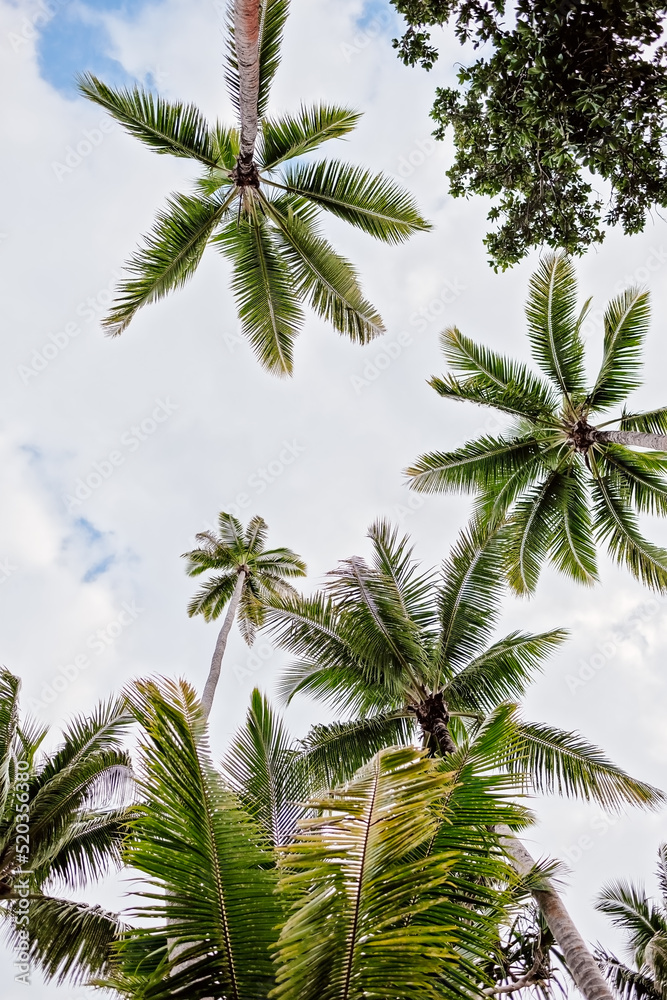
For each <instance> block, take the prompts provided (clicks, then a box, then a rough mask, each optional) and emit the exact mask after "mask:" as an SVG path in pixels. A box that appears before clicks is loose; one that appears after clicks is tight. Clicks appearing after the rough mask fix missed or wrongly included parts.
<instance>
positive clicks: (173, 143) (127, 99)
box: [78, 73, 221, 168]
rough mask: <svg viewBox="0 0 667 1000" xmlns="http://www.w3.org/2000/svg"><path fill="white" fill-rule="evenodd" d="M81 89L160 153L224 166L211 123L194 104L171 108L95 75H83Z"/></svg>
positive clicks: (140, 90) (175, 105) (135, 88)
mask: <svg viewBox="0 0 667 1000" xmlns="http://www.w3.org/2000/svg"><path fill="white" fill-rule="evenodd" d="M78 87H79V90H80V92H81V93H82V94H83V96H84V97H87V98H88V99H89V100H91V101H94V102H95V104H99V105H100V107H103V108H104V109H105V110H106V111H108V112H109V113H110V114H111V115H112V116H113V117H114V118H115V119H116V121H117V122H120V124H121V125H122V126H123V127H124V128H125V129H126V130H127V131H128V132H129V133H130V135H133V136H135V137H136V138H137V139H140V140H141V141H142V142H143V143H145V144H146V145H147V146H150V147H151V149H153V150H155V152H156V153H171V155H172V156H186V157H189V158H191V159H194V160H199V162H200V163H203V164H204V165H205V166H207V167H212V168H213V167H217V166H220V165H221V164H220V161H219V159H218V158H217V157H216V156H215V149H214V142H213V140H212V136H211V132H210V129H209V126H208V123H207V122H206V119H205V118H204V117H203V115H202V114H201V112H200V111H199V110H198V109H197V108H196V107H195V106H194V104H170V103H169V102H168V101H165V100H164V98H162V97H158V96H156V95H154V94H151V93H150V92H148V91H145V90H142V89H140V88H139V87H134V88H133V89H132V90H127V89H124V88H114V87H108V86H107V85H106V84H105V83H102V81H101V80H98V78H97V77H96V76H94V75H93V74H92V73H82V74H81V76H79V78H78Z"/></svg>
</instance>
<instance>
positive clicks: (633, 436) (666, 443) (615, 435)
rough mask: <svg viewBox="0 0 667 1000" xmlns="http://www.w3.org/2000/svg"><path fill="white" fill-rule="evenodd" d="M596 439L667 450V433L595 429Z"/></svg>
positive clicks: (636, 446)
mask: <svg viewBox="0 0 667 1000" xmlns="http://www.w3.org/2000/svg"><path fill="white" fill-rule="evenodd" d="M595 437H596V438H597V440H598V441H609V442H610V443H611V444H625V445H629V447H630V448H652V449H653V450H654V451H667V434H647V433H645V432H644V431H596V434H595Z"/></svg>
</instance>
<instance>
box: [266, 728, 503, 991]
mask: <svg viewBox="0 0 667 1000" xmlns="http://www.w3.org/2000/svg"><path fill="white" fill-rule="evenodd" d="M450 784H451V778H450V776H449V775H448V774H446V773H443V772H442V771H441V770H440V769H439V767H438V765H437V762H435V761H433V760H428V759H425V758H424V756H423V754H420V753H418V752H417V751H415V750H414V749H411V748H404V749H393V750H386V751H384V752H382V753H380V754H378V755H377V756H376V757H375V758H374V759H373V760H372V761H371V762H370V763H369V764H368V765H367V766H366V767H365V768H364V769H362V771H360V772H359V773H358V774H357V776H356V777H355V778H354V779H353V781H352V782H351V783H350V784H348V785H346V786H345V787H344V788H342V789H336V790H334V791H333V792H332V793H331V794H330V796H328V797H327V798H326V799H321V800H311V801H310V802H309V806H310V808H311V809H322V810H326V813H325V815H324V816H322V818H320V819H314V820H310V821H307V823H305V824H304V826H303V832H302V833H301V834H300V835H299V836H298V837H297V838H296V839H295V841H294V842H293V843H292V844H290V845H289V847H288V848H286V849H285V850H284V851H283V852H282V854H283V856H282V860H281V868H282V870H283V872H284V875H283V881H282V885H283V887H284V891H287V892H289V893H290V895H292V896H293V898H294V909H293V911H292V913H291V915H290V916H289V918H288V919H287V921H286V923H285V925H284V926H283V928H282V931H281V935H280V940H279V944H278V952H277V955H278V963H279V965H278V975H277V980H278V983H277V987H276V990H275V991H274V996H275V997H277V998H280V1000H311V998H312V1000H334V998H337V997H344V996H352V995H354V996H374V997H377V998H378V1000H390V998H391V1000H394V998H395V997H396V996H407V995H413V994H414V995H418V996H420V997H424V998H425V1000H428V998H432V1000H436V998H438V1000H441V997H442V985H441V982H440V976H439V975H437V974H436V975H434V960H435V959H436V956H437V964H438V965H437V967H438V969H439V968H441V967H443V966H445V967H447V968H451V969H452V971H453V972H455V973H458V975H459V976H460V977H461V978H462V979H465V980H466V985H467V986H468V988H469V989H470V990H471V991H474V990H475V989H476V988H477V987H478V983H479V972H478V971H477V970H474V968H473V969H471V968H470V965H471V963H470V962H469V961H466V955H465V954H464V953H463V952H464V949H463V948H462V947H461V945H462V943H463V941H465V940H466V937H467V935H466V928H465V926H463V925H462V924H461V923H460V909H459V907H457V906H456V904H454V903H452V902H451V900H450V898H449V896H450V892H449V888H450V883H451V882H452V880H453V879H452V870H453V869H454V867H455V864H456V860H457V858H456V854H455V853H453V852H440V853H438V854H430V855H424V849H425V848H427V847H428V844H429V842H430V841H431V840H432V839H433V837H434V836H435V834H436V833H437V831H438V829H439V827H440V824H441V817H442V809H443V799H444V797H445V795H446V792H447V791H448V790H449V787H450ZM436 911H437V919H432V918H431V914H434V913H435V912H436ZM475 916H476V915H475ZM456 918H459V923H457V919H456ZM471 919H475V918H474V917H472V915H471ZM476 929H477V935H478V939H479V938H480V937H481V935H482V933H483V930H484V922H483V919H480V920H479V923H478V926H477V928H476ZM464 969H465V973H464V972H463V971H462V970H464ZM466 974H467V975H466Z"/></svg>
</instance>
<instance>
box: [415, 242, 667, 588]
mask: <svg viewBox="0 0 667 1000" xmlns="http://www.w3.org/2000/svg"><path fill="white" fill-rule="evenodd" d="M589 302H590V300H589ZM589 302H587V303H586V304H585V305H584V307H583V309H582V310H581V312H579V313H577V310H576V280H575V274H574V269H573V266H572V263H571V262H570V260H569V259H568V258H567V257H566V256H565V255H564V254H549V255H547V256H545V257H544V258H543V260H542V261H541V263H540V266H539V268H538V270H537V272H536V273H535V274H534V275H533V277H532V279H531V283H530V292H529V297H528V303H527V306H526V315H527V319H528V336H529V339H530V344H531V350H532V355H533V358H534V360H535V362H536V364H537V365H538V367H539V368H540V370H541V373H542V374H541V375H536V374H534V373H533V372H532V371H531V370H530V369H529V368H527V367H526V366H525V365H523V364H520V363H519V362H516V361H512V360H510V359H508V358H506V357H503V356H501V355H499V354H496V353H495V352H494V351H491V350H489V349H488V348H486V347H482V346H479V345H477V344H475V343H473V341H472V340H469V339H468V338H467V337H464V336H463V335H462V334H461V333H460V332H459V331H458V330H457V329H456V328H455V327H451V328H450V329H448V330H445V331H444V333H443V334H442V346H443V351H444V353H445V356H446V358H447V360H448V362H449V364H450V365H451V367H452V368H453V369H454V371H455V372H456V373H458V374H457V375H451V374H448V375H445V376H444V377H443V378H433V379H431V382H430V384H431V385H432V386H433V388H434V389H435V390H436V391H437V392H438V393H439V394H440V395H441V396H444V397H445V398H447V399H458V400H468V401H470V402H473V403H477V404H478V405H480V406H489V407H491V408H493V409H496V410H499V411H500V412H501V413H503V414H507V415H509V416H511V417H512V418H513V419H514V421H515V425H514V427H513V429H512V430H510V431H509V432H508V433H507V434H502V435H500V436H498V437H491V436H484V437H480V438H477V439H475V440H472V441H469V442H467V444H464V445H463V446H462V447H461V448H458V449H456V450H455V451H451V452H433V453H430V454H427V455H423V456H421V457H420V458H419V459H418V461H417V462H416V464H415V465H414V466H413V467H412V468H410V469H408V470H407V472H408V476H409V477H410V485H411V486H412V488H413V489H416V490H419V491H421V492H426V493H428V492H447V491H448V492H472V493H475V494H476V504H477V511H478V513H479V514H480V515H481V516H482V517H483V518H484V519H486V521H487V523H489V524H493V523H496V522H497V521H499V520H500V519H502V518H507V519H508V524H509V529H508V530H509V535H510V544H509V546H508V548H507V556H508V561H507V568H508V578H509V581H510V584H511V586H512V587H513V588H514V590H515V591H517V592H518V593H530V592H532V591H533V590H534V588H535V586H536V584H537V579H538V576H539V572H540V569H541V565H542V563H543V562H544V560H545V559H546V558H549V559H550V560H551V562H552V563H553V564H554V565H555V566H556V568H557V569H559V570H560V571H561V572H563V573H566V574H568V575H569V576H571V577H572V578H573V579H575V580H577V581H579V582H580V583H585V584H592V583H593V582H594V581H595V580H597V577H598V572H597V558H596V543H597V544H601V543H603V542H605V543H606V545H607V549H608V551H609V553H610V555H611V556H612V557H613V558H614V559H615V560H616V561H617V562H619V563H624V564H625V565H626V566H627V567H628V569H629V570H630V572H631V573H633V575H634V576H636V577H637V578H638V579H639V580H642V581H643V582H644V583H646V584H647V585H648V586H650V587H653V588H655V589H658V590H665V589H666V588H667V552H666V551H665V550H664V549H662V548H659V547H658V546H656V545H654V544H652V543H651V542H649V541H647V540H646V539H645V538H644V537H643V536H642V534H641V533H640V531H639V528H638V523H637V516H636V515H637V514H645V513H651V514H660V515H664V514H665V513H667V481H666V480H665V471H667V406H663V407H660V408H658V409H655V410H650V411H646V412H636V411H632V412H628V411H627V410H626V409H625V408H624V409H623V410H621V412H620V414H617V415H616V416H610V415H609V413H608V412H607V411H609V410H610V409H612V408H615V407H618V406H620V405H621V404H622V403H624V401H625V400H626V398H627V396H628V395H629V394H630V393H631V392H632V391H633V390H635V389H638V388H639V386H640V385H641V382H640V380H639V369H640V365H641V348H642V343H643V340H644V335H645V333H646V330H647V327H648V321H649V306H648V294H647V293H646V292H642V291H641V290H640V289H638V288H631V289H628V291H626V292H624V293H623V294H622V295H620V296H618V297H617V298H615V299H613V300H612V301H611V302H610V304H609V306H608V307H607V310H606V312H605V316H604V330H605V334H604V354H603V358H602V365H601V367H600V370H599V372H598V374H597V376H596V378H595V380H594V381H592V382H588V381H587V379H586V375H585V372H584V345H583V341H582V339H581V324H582V321H583V319H584V317H585V315H586V311H587V308H588V305H589ZM544 376H546V378H545V377H544ZM614 424H617V425H618V429H615V430H612V429H609V428H610V427H611V426H612V425H614ZM636 448H649V449H659V451H654V450H652V451H636V450H635V449H636Z"/></svg>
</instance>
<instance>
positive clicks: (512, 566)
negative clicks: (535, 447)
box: [507, 468, 569, 594]
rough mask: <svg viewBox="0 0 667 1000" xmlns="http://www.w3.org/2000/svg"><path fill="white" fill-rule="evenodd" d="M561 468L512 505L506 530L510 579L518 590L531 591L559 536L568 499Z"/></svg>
mask: <svg viewBox="0 0 667 1000" xmlns="http://www.w3.org/2000/svg"><path fill="white" fill-rule="evenodd" d="M568 483H569V477H566V476H565V475H564V474H563V472H562V471H561V469H560V468H556V469H554V470H552V471H550V472H548V473H547V475H546V476H545V477H544V479H543V480H542V482H539V483H537V484H536V485H535V486H533V487H532V488H531V489H530V490H526V491H525V492H524V493H523V495H522V496H521V497H520V498H519V499H518V500H517V502H516V504H515V505H514V507H513V508H512V513H511V516H510V519H509V524H508V531H507V543H508V544H507V579H508V581H509V584H510V586H511V587H512V589H513V590H514V591H515V592H516V593H517V594H531V593H532V592H533V591H534V590H535V587H536V586H537V581H538V578H539V575H540V571H541V569H542V566H543V564H544V562H545V561H546V558H547V556H548V555H549V552H550V551H551V549H552V547H553V546H554V543H555V540H556V530H557V528H556V525H557V522H558V515H559V513H560V511H562V510H563V505H564V503H565V502H566V492H567V488H568V486H567V484H568Z"/></svg>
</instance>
